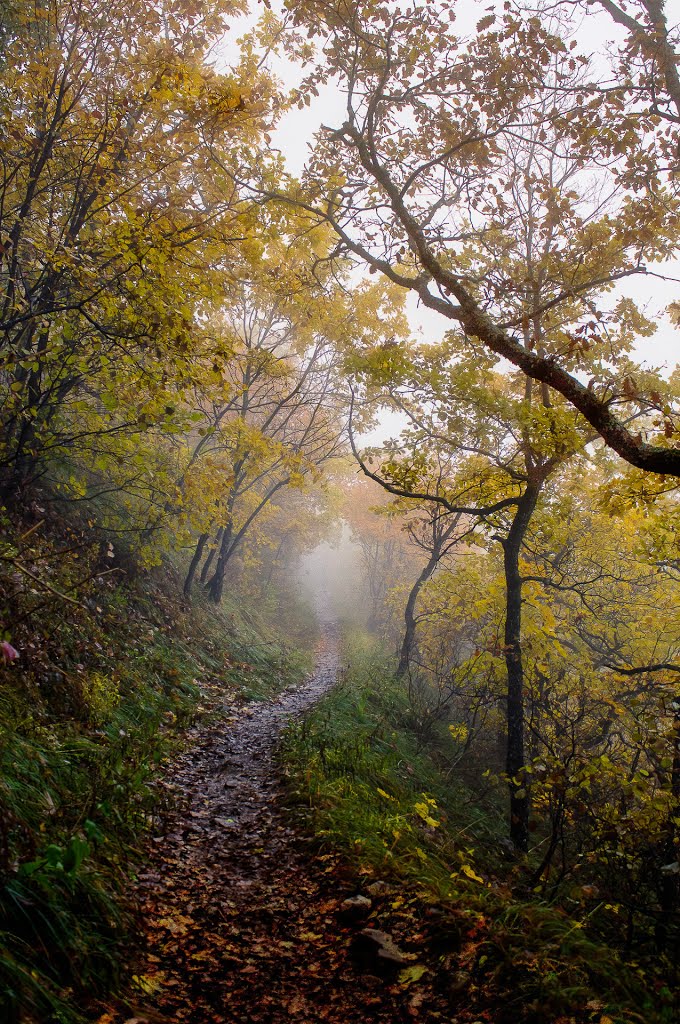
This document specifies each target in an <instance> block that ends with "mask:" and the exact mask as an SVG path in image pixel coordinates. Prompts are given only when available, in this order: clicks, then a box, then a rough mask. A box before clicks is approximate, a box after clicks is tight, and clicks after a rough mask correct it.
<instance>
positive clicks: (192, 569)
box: [183, 533, 210, 597]
mask: <svg viewBox="0 0 680 1024" xmlns="http://www.w3.org/2000/svg"><path fill="white" fill-rule="evenodd" d="M209 536H210V534H209V533H202V534H201V536H200V537H199V538H198V543H197V544H196V550H195V551H194V557H193V558H192V559H191V564H190V566H189V571H188V572H187V575H186V579H185V580H184V587H183V593H184V596H185V597H189V595H190V594H191V587H192V585H193V582H194V576H195V575H196V570H197V569H198V566H199V563H200V561H201V558H202V557H203V549H204V548H205V544H206V541H207V539H208V537H209Z"/></svg>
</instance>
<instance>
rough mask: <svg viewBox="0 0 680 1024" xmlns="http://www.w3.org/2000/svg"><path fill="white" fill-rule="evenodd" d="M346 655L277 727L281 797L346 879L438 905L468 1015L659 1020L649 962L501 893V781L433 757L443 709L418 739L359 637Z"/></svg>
mask: <svg viewBox="0 0 680 1024" xmlns="http://www.w3.org/2000/svg"><path fill="white" fill-rule="evenodd" d="M346 660H348V661H349V662H350V663H351V665H352V666H353V667H352V669H351V670H350V672H349V674H348V678H347V679H346V681H345V682H344V683H343V684H342V685H341V686H339V687H337V688H336V689H335V690H334V691H333V692H332V693H331V694H330V695H329V696H328V697H327V698H326V699H325V700H324V701H323V702H322V703H321V704H320V705H319V706H318V707H317V708H316V709H315V710H314V711H313V712H312V713H311V714H310V715H309V716H308V717H307V718H306V719H305V720H304V721H303V722H301V723H298V724H295V725H294V726H292V727H291V728H290V729H289V730H288V733H287V738H286V746H285V750H284V754H283V756H284V761H285V765H286V769H287V772H288V775H289V777H290V790H291V798H292V800H293V801H294V802H295V803H296V804H297V806H298V807H299V808H300V809H301V813H302V814H303V815H304V816H305V817H306V819H307V821H308V827H310V828H311V829H312V830H313V831H314V833H315V835H316V837H317V841H318V843H319V845H320V846H321V848H322V849H325V850H333V851H337V852H339V853H340V854H341V855H342V857H343V859H344V861H345V862H346V863H348V864H349V865H351V867H352V868H353V871H354V874H355V877H356V879H357V884H358V885H359V886H360V885H361V884H362V880H366V879H368V880H369V881H370V880H372V879H376V878H379V879H387V880H390V881H391V882H392V883H393V884H397V885H399V886H400V887H401V889H402V890H403V893H404V898H405V899H407V900H410V901H413V902H414V903H415V905H416V906H418V905H420V906H421V908H425V907H432V906H433V905H434V906H435V907H439V908H441V910H442V911H443V912H445V914H446V915H447V919H448V920H450V921H451V922H453V924H452V927H453V928H454V929H457V930H458V931H460V933H461V935H462V937H463V938H462V944H461V952H460V964H459V966H461V965H462V966H464V968H465V970H466V971H468V972H469V974H470V982H469V984H470V986H471V993H470V995H469V997H468V998H469V1000H472V1001H473V1002H474V1003H475V1005H477V1006H478V1007H479V1013H480V1015H481V1014H482V1013H486V1012H493V1013H496V1014H500V1016H494V1017H493V1019H494V1020H498V1021H499V1022H505V1021H508V1022H510V1021H512V1022H513V1024H515V1022H516V1024H520V1022H524V1021H526V1022H527V1024H553V1022H554V1021H555V1020H558V1019H560V1020H562V1019H564V1020H565V1021H572V1020H573V1021H577V1022H579V1024H580V1022H581V1021H584V1022H590V1021H593V1022H599V1021H600V1019H602V1020H603V1021H606V1019H607V1018H608V1019H609V1020H610V1021H614V1022H616V1024H622V1022H625V1024H630V1022H636V1024H642V1022H645V1024H652V1022H655V1024H671V1022H672V1021H673V1020H674V1019H675V1018H674V1010H673V1008H672V1006H671V1005H670V1000H666V1002H665V1003H664V998H663V997H659V995H658V992H655V991H654V988H655V985H654V978H653V977H652V976H651V974H649V975H648V968H643V967H641V966H639V965H634V964H630V963H625V962H624V961H623V960H622V959H621V958H620V957H619V955H618V954H617V953H616V952H615V951H613V950H611V949H610V948H609V947H608V946H607V945H606V944H603V943H602V942H600V941H598V939H597V937H596V936H594V935H591V934H590V933H589V931H588V928H587V922H585V921H579V920H577V919H574V918H572V917H570V916H569V915H568V914H566V913H565V912H563V911H562V910H561V909H560V908H559V907H556V906H553V905H549V904H547V903H545V902H542V901H540V900H539V899H536V901H531V900H527V899H520V898H518V897H517V896H516V895H515V894H514V893H513V888H515V884H516V882H517V879H518V875H519V874H520V873H521V870H522V868H521V865H520V866H517V865H515V864H513V862H512V861H511V860H510V859H508V858H507V854H506V852H505V849H504V847H503V844H502V842H501V839H502V837H503V836H504V834H505V821H504V817H503V813H502V812H503V810H504V800H503V797H504V794H503V793H502V792H495V793H494V792H493V791H490V792H489V791H487V792H486V793H480V792H479V791H478V790H477V789H473V788H471V787H470V786H469V785H465V784H463V782H462V781H461V780H460V779H459V778H458V779H457V778H456V776H455V773H447V772H444V771H443V770H442V768H443V766H445V765H446V764H447V761H448V763H450V762H451V760H452V758H453V756H454V754H455V748H454V746H453V743H454V741H453V740H452V739H451V736H450V734H449V732H448V729H447V727H446V723H443V724H442V726H441V728H440V729H435V730H434V731H433V733H432V735H431V738H430V740H429V742H428V744H427V745H426V746H424V745H423V744H422V743H421V740H420V737H419V736H418V735H417V734H416V733H415V732H414V731H413V721H414V716H413V715H412V714H411V712H410V708H409V706H408V698H407V695H406V693H405V690H404V688H403V686H402V685H401V684H398V683H396V682H395V681H394V679H393V678H392V676H391V674H390V666H389V664H388V663H386V662H385V660H384V658H381V656H380V654H379V652H377V651H376V650H375V649H374V646H373V644H372V642H371V641H369V640H368V639H367V638H362V637H360V636H359V637H357V636H355V637H353V638H351V639H350V640H349V641H348V650H347V652H346ZM447 745H448V747H447ZM480 775H481V771H480ZM428 817H429V818H431V822H430V823H428V822H427V820H425V819H426V818H428ZM434 822H437V824H434ZM433 969H434V967H433ZM656 988H657V989H658V990H660V989H661V984H658V985H656ZM589 1004H590V1009H589ZM593 1007H595V1009H592V1008H593Z"/></svg>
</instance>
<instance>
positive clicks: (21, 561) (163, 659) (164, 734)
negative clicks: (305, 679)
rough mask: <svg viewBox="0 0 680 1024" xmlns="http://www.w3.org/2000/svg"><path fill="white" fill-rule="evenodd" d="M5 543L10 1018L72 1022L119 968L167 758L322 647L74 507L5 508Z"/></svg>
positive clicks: (3, 1006)
mask: <svg viewBox="0 0 680 1024" xmlns="http://www.w3.org/2000/svg"><path fill="white" fill-rule="evenodd" d="M105 554H106V552H105ZM0 556H1V560H0V594H2V595H3V597H2V598H0V605H1V606H2V609H1V610H2V629H3V630H4V637H0V639H5V640H6V641H7V642H8V643H11V645H12V646H13V647H14V648H15V649H16V650H17V651H18V655H19V656H18V657H17V658H16V660H14V661H10V660H8V659H0V1019H2V1020H3V1021H7V1022H8V1024H10V1022H19V1021H24V1022H41V1024H44V1022H48V1021H49V1022H60V1024H72V1022H76V1021H78V1020H79V1019H80V1012H79V1009H78V1007H82V1006H83V1004H84V1001H86V1000H87V999H88V998H90V997H91V996H93V995H103V994H105V993H107V992H109V991H111V990H112V989H115V986H116V984H117V980H118V978H117V969H118V968H117V965H118V962H119V959H120V957H119V950H120V948H121V943H124V942H126V941H128V939H129V931H130V928H131V921H132V918H131V912H132V911H133V908H131V907H129V906H128V905H127V904H126V901H125V896H124V891H125V887H126V884H127V882H128V881H129V878H130V877H131V874H132V872H133V871H134V869H135V866H136V865H137V864H138V863H139V860H140V857H141V853H140V850H141V848H142V846H143V842H144V838H145V836H146V834H147V832H148V830H149V828H150V827H151V826H152V825H153V823H154V820H155V818H156V816H157V815H158V814H159V813H160V812H161V811H162V809H163V806H164V802H165V799H166V797H165V795H164V794H165V790H164V787H163V786H162V784H160V781H159V778H158V771H159V767H161V766H162V764H163V762H164V761H166V760H167V759H168V758H170V757H171V756H172V755H173V752H174V751H175V750H176V749H177V748H178V746H179V745H181V744H182V742H183V737H184V733H185V731H186V729H187V727H188V726H189V725H190V724H191V723H196V722H198V723H200V722H203V723H207V722H208V721H209V719H210V716H212V715H216V714H219V709H220V704H221V701H222V700H223V698H224V697H225V696H226V697H227V698H228V699H232V700H233V699H240V698H243V699H250V698H253V697H264V696H266V695H268V694H271V693H272V692H275V691H276V690H278V689H280V688H282V687H283V686H285V685H287V684H288V683H289V682H291V681H292V680H294V679H299V678H300V676H301V675H302V674H304V672H305V671H306V669H307V667H308V664H309V660H308V658H307V657H306V656H304V655H299V654H295V653H293V652H291V651H290V650H289V649H288V648H287V647H286V646H285V645H283V644H282V643H280V642H279V641H278V640H277V638H276V635H275V634H274V632H273V630H272V629H271V627H270V626H269V625H268V624H267V623H266V622H265V621H264V620H263V619H262V617H261V616H259V615H258V614H257V613H255V612H254V611H252V610H248V606H247V603H245V602H244V601H243V599H242V598H237V597H236V596H232V597H228V598H227V600H226V601H225V603H224V606H223V607H221V608H219V609H216V608H214V606H211V605H209V604H207V602H203V601H202V600H201V599H200V598H199V599H198V600H197V602H196V603H195V604H194V605H193V606H192V607H187V606H186V605H185V604H183V603H182V601H181V600H180V599H179V597H178V595H179V593H180V588H179V583H180V580H179V578H178V576H177V574H176V572H175V570H174V569H173V568H172V567H171V566H166V567H164V568H160V569H157V570H154V571H153V572H152V573H145V574H138V573H136V572H135V571H134V569H132V568H130V567H129V566H128V567H126V568H125V569H114V570H113V571H111V570H110V569H109V567H108V566H107V565H106V563H105V562H104V563H102V560H101V551H100V547H99V546H98V545H96V544H95V545H93V544H91V543H89V542H88V539H87V538H86V537H84V536H83V534H82V533H79V532H77V531H71V529H70V528H69V527H66V526H64V525H61V526H54V524H53V525H52V526H51V527H50V528H49V529H48V528H47V527H46V526H45V525H44V524H40V526H39V528H37V529H31V528H30V527H29V528H26V527H25V525H22V526H19V525H18V524H16V523H10V522H8V521H5V522H4V524H3V529H2V534H1V535H0Z"/></svg>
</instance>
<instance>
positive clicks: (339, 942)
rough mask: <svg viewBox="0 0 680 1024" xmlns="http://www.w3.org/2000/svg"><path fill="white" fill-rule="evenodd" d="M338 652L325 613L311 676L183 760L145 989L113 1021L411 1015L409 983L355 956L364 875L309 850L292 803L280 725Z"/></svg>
mask: <svg viewBox="0 0 680 1024" xmlns="http://www.w3.org/2000/svg"><path fill="white" fill-rule="evenodd" d="M337 666H338V637H337V630H336V627H335V625H334V624H333V623H332V622H327V623H325V624H324V627H323V634H322V640H321V643H320V645H319V649H318V652H317V668H316V671H315V673H314V675H313V676H312V677H311V678H310V679H309V680H308V681H307V682H306V683H305V684H303V685H302V686H300V687H299V688H297V689H289V690H287V691H284V693H282V694H281V695H280V696H279V697H278V698H277V699H275V700H273V701H270V702H264V703H261V702H253V703H251V704H249V705H246V706H245V707H241V708H239V709H234V717H233V718H232V719H228V720H227V721H226V722H222V723H220V725H219V726H218V728H217V730H216V731H215V732H214V733H213V734H212V735H210V736H208V737H207V738H206V739H205V740H204V741H203V742H202V744H201V745H200V746H197V747H194V748H192V749H190V750H189V751H187V752H186V753H185V754H184V755H183V756H182V758H180V759H179V761H178V762H177V763H176V765H175V766H174V768H173V771H172V775H171V778H170V779H168V780H167V783H166V784H167V785H168V787H169V788H171V789H172V790H173V791H174V793H175V796H176V797H178V798H179V800H178V805H177V810H176V811H174V812H172V814H170V815H168V816H167V817H166V819H165V822H164V826H163V828H162V830H161V831H160V832H159V834H158V835H157V836H156V837H155V838H154V848H155V853H154V856H153V857H152V861H151V864H150V865H149V866H148V868H147V869H146V870H145V871H144V872H143V873H141V874H140V876H139V880H138V899H139V901H140V904H141V911H142V921H143V928H144V940H145V948H146V954H145V956H144V958H143V961H142V962H141V963H139V966H138V967H137V975H136V978H135V985H136V994H135V995H134V996H133V997H132V998H131V999H130V1000H129V1001H127V1003H126V1005H125V1008H124V1009H123V1010H122V1011H120V1013H118V1014H116V1013H107V1014H105V1015H104V1016H103V1017H102V1018H101V1020H102V1021H105V1024H144V1022H149V1024H153V1022H161V1021H185V1022H189V1024H237V1022H238V1024H246V1022H247V1024H283V1022H284V1021H286V1022H287V1021H291V1020H292V1021H298V1022H301V1024H313V1022H317V1021H318V1022H321V1021H330V1022H334V1024H354V1022H356V1024H359V1022H364V1021H372V1020H375V1021H378V1020H380V1021H383V1020H389V1021H390V1022H392V1021H402V1020H412V1019H413V1017H412V1015H411V1014H410V1013H409V1012H408V1008H407V1007H406V1006H404V1001H403V998H400V995H401V994H400V992H399V990H398V989H397V988H396V987H392V986H391V985H390V984H389V983H386V979H385V978H384V977H380V976H379V974H371V973H370V972H368V973H367V972H366V970H365V965H364V966H362V965H361V964H357V962H356V957H355V955H354V952H353V942H354V939H355V936H356V932H357V923H355V922H351V921H350V922H347V920H346V915H345V911H344V910H343V901H344V900H345V899H346V898H347V897H348V896H351V895H352V893H353V892H354V891H355V889H354V888H353V883H352V882H351V881H350V882H349V883H347V882H343V881H341V880H340V879H339V878H338V876H337V875H336V874H335V873H334V871H333V870H332V868H331V867H329V865H328V863H327V862H326V861H323V860H320V859H319V858H318V857H316V856H315V855H313V854H312V853H311V851H310V849H309V847H308V845H307V841H306V840H305V839H304V838H303V837H301V836H300V835H299V834H298V833H297V832H296V830H295V828H294V826H293V824H292V823H291V821H290V817H289V816H288V815H287V814H286V811H285V808H283V807H282V804H281V799H280V798H281V796H282V784H281V780H280V779H279V778H278V775H277V770H276V765H275V761H274V751H275V748H276V743H277V740H278V738H279V736H280V733H281V730H282V729H283V727H284V726H285V725H286V724H287V723H288V722H289V721H290V720H291V719H292V718H294V717H296V716H298V715H300V714H302V713H303V712H304V711H305V710H306V709H308V708H309V707H310V706H311V705H312V704H314V702H315V701H317V700H318V699H319V698H320V697H322V696H323V694H324V693H325V692H327V690H328V689H329V688H330V687H331V686H333V684H334V682H335V679H336V672H337ZM358 927H359V928H360V927H361V925H360V924H359V925H358ZM390 974H391V977H392V978H393V976H394V972H390ZM400 1004H401V1005H400Z"/></svg>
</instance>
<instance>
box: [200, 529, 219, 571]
mask: <svg viewBox="0 0 680 1024" xmlns="http://www.w3.org/2000/svg"><path fill="white" fill-rule="evenodd" d="M223 534H224V527H223V526H220V528H219V530H218V531H217V536H216V537H215V543H214V544H213V545H211V547H210V551H208V557H207V558H206V560H205V562H204V563H203V568H202V569H201V577H200V579H201V583H205V582H206V580H207V579H208V573H209V572H210V566H211V565H212V563H213V558H214V557H215V552H216V551H217V549H218V547H219V546H220V544H221V543H222V535H223Z"/></svg>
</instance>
